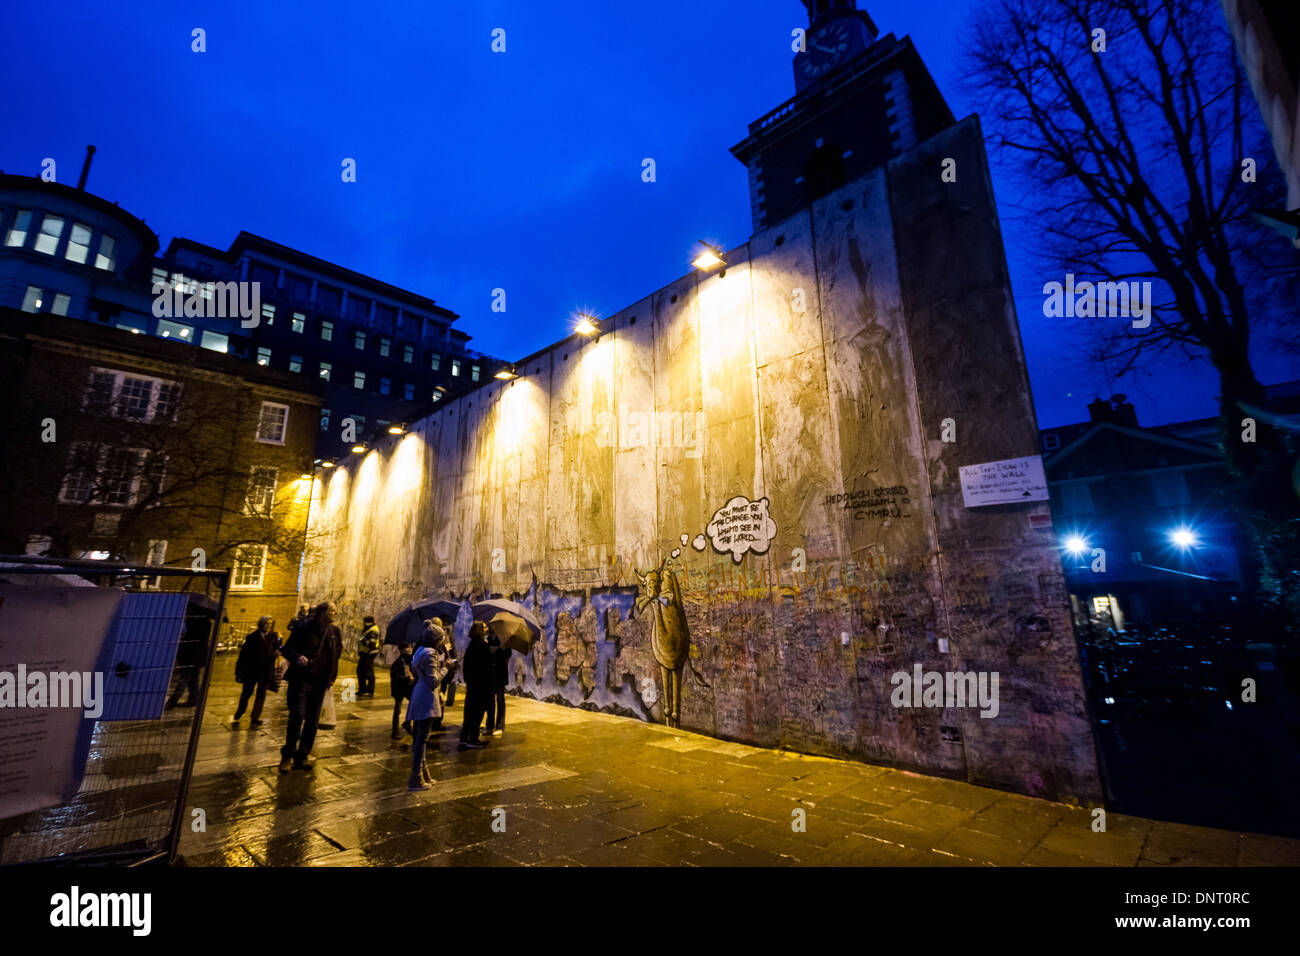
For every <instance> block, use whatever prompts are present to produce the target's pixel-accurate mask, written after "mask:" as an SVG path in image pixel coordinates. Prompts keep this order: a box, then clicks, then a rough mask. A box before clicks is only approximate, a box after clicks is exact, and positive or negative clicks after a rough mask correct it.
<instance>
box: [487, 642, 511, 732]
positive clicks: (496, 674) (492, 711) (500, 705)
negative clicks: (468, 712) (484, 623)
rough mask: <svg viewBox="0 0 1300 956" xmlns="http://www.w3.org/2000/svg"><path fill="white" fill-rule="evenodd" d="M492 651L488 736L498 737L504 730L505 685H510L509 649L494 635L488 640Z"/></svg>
mask: <svg viewBox="0 0 1300 956" xmlns="http://www.w3.org/2000/svg"><path fill="white" fill-rule="evenodd" d="M488 647H489V648H491V650H492V660H491V664H492V668H491V673H492V684H491V689H490V690H489V692H488V702H487V732H488V736H491V737H500V736H501V735H502V734H503V733H505V729H506V685H507V684H509V683H510V654H511V651H510V648H508V647H506V646H505V645H504V644H502V643H501V639H500V638H498V637H497V636H496V635H495V634H493V635H492V636H491V637H489V638H488Z"/></svg>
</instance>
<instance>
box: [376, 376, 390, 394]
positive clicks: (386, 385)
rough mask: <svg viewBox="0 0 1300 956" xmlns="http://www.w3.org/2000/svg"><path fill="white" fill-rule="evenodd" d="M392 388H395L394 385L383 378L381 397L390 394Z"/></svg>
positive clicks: (380, 390)
mask: <svg viewBox="0 0 1300 956" xmlns="http://www.w3.org/2000/svg"><path fill="white" fill-rule="evenodd" d="M392 387H393V383H392V382H391V381H390V380H389V379H386V378H381V379H380V380H379V394H380V395H387V394H388V392H389V390H390V389H391V388H392Z"/></svg>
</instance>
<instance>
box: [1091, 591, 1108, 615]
mask: <svg viewBox="0 0 1300 956" xmlns="http://www.w3.org/2000/svg"><path fill="white" fill-rule="evenodd" d="M1092 611H1093V613H1094V614H1109V613H1110V597H1109V596H1107V595H1105V594H1097V595H1094V596H1093V599H1092Z"/></svg>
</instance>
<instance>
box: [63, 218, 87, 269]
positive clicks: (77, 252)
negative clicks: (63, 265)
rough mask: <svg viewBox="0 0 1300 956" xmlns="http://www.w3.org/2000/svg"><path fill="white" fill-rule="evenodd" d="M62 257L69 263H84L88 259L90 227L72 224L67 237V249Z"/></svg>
mask: <svg viewBox="0 0 1300 956" xmlns="http://www.w3.org/2000/svg"><path fill="white" fill-rule="evenodd" d="M63 257H64V258H65V259H67V260H68V261H70V262H79V263H84V262H85V261H86V260H87V259H89V258H90V227H89V226H87V225H84V224H83V223H79V222H74V223H73V224H72V233H71V234H70V235H69V236H68V248H67V251H66V252H64V253H63Z"/></svg>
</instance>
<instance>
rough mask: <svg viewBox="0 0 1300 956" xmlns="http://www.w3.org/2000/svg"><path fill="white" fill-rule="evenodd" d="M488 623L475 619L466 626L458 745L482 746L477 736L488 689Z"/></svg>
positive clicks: (489, 654)
mask: <svg viewBox="0 0 1300 956" xmlns="http://www.w3.org/2000/svg"><path fill="white" fill-rule="evenodd" d="M487 636H488V626H487V625H486V624H484V623H483V622H482V621H475V622H474V626H473V627H471V628H470V629H469V646H468V647H466V648H465V660H464V661H463V662H462V663H461V672H462V673H463V674H464V675H465V716H464V721H463V723H462V724H461V728H460V745H461V746H462V747H467V748H468V747H475V748H478V747H485V746H487V745H486V744H485V743H483V742H482V741H480V740H479V739H478V733H479V725H480V724H481V723H482V722H483V713H484V711H486V710H487V702H488V695H489V694H490V693H491V692H492V649H491V648H490V647H488V642H487Z"/></svg>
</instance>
